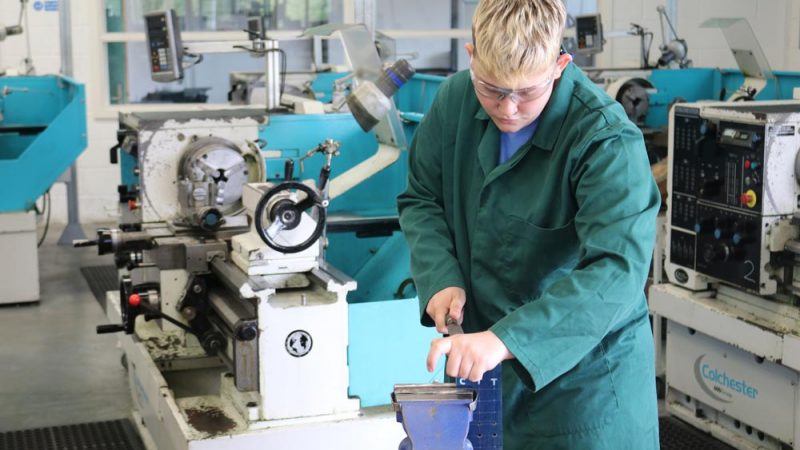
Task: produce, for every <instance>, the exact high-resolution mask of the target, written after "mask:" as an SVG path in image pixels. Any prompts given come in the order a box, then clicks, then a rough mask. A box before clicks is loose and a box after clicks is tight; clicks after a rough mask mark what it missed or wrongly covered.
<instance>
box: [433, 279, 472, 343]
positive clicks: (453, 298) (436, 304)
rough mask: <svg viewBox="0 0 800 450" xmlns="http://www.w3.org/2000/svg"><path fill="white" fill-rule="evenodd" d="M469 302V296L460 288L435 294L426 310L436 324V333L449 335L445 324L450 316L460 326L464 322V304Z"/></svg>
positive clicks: (447, 289)
mask: <svg viewBox="0 0 800 450" xmlns="http://www.w3.org/2000/svg"><path fill="white" fill-rule="evenodd" d="M466 302H467V294H466V292H464V289H461V288H459V287H448V288H444V289H442V290H441V291H439V292H437V293H435V294H433V297H431V299H430V300H429V301H428V306H427V307H426V308H425V313H427V314H428V315H429V316H430V317H431V319H433V322H434V323H435V324H436V331H438V332H439V333H442V334H447V325H446V324H445V322H446V320H447V316H450V317H452V318H453V320H455V321H456V322H457V323H458V324H459V325H461V322H463V321H464V304H465V303H466Z"/></svg>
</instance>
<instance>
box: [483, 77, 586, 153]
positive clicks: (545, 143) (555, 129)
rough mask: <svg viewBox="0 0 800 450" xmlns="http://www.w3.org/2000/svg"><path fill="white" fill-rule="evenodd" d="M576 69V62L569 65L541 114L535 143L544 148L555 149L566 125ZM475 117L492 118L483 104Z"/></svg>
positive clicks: (535, 134) (534, 137)
mask: <svg viewBox="0 0 800 450" xmlns="http://www.w3.org/2000/svg"><path fill="white" fill-rule="evenodd" d="M576 70H578V69H577V68H576V67H575V66H574V64H569V65H567V68H566V69H564V72H563V73H562V74H561V78H559V79H558V81H557V83H556V86H555V89H554V90H553V93H552V94H550V100H549V101H548V102H547V106H545V108H544V111H542V114H541V115H540V116H539V125H538V126H537V128H536V133H534V135H533V145H534V146H536V147H538V148H540V149H542V150H548V151H550V150H553V146H554V145H555V143H556V138H558V135H559V134H560V133H561V127H562V126H563V125H564V119H565V118H566V115H567V111H568V108H569V102H570V99H571V98H572V91H573V88H574V86H575V71H576ZM475 118H476V119H478V120H489V119H490V118H489V114H487V113H486V111H485V110H484V109H483V107H482V106H481V107H479V108H478V112H476V113H475Z"/></svg>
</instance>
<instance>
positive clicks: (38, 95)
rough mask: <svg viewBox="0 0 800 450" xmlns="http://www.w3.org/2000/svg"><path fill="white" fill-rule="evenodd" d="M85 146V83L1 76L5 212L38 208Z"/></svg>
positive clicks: (0, 172) (1, 207)
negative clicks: (49, 189)
mask: <svg viewBox="0 0 800 450" xmlns="http://www.w3.org/2000/svg"><path fill="white" fill-rule="evenodd" d="M85 148H86V100H85V95H84V87H83V85H82V84H79V83H76V82H75V81H73V80H71V79H69V78H65V77H60V76H42V77H2V78H0V180H3V185H4V186H5V187H6V189H5V192H4V194H3V195H2V196H0V212H11V211H26V210H29V209H31V208H33V206H34V202H35V201H36V199H37V198H38V197H40V196H41V195H42V194H43V193H44V192H45V191H46V190H47V189H48V188H50V186H51V185H52V184H53V183H54V182H55V181H56V180H57V179H58V177H59V176H61V174H63V173H64V171H66V170H67V168H69V166H70V165H71V164H72V162H73V161H75V159H76V158H77V157H78V155H80V154H81V152H83V150H84V149H85Z"/></svg>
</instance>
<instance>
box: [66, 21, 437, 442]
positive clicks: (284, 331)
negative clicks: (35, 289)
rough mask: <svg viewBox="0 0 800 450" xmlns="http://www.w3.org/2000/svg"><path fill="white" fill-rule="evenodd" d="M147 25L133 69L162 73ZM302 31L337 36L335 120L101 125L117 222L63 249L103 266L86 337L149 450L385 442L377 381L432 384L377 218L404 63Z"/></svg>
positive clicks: (274, 111)
mask: <svg viewBox="0 0 800 450" xmlns="http://www.w3.org/2000/svg"><path fill="white" fill-rule="evenodd" d="M148 20H153V21H155V23H156V24H160V25H158V26H154V27H149V26H148V30H150V28H152V32H150V31H148V32H149V33H151V34H152V35H153V36H151V37H150V38H149V39H150V42H151V45H150V47H151V49H152V51H153V52H154V53H153V59H154V62H155V59H156V54H158V55H159V61H158V65H157V66H158V67H155V66H154V68H153V69H154V70H153V74H154V75H158V76H178V75H179V73H180V71H179V70H176V69H177V67H178V66H177V65H176V64H174V63H175V60H173V63H169V61H170V60H171V58H172V56H173V54H174V52H175V51H176V50H175V49H176V48H177V47H176V46H177V45H178V43H179V42H180V39H179V37H177V36H174V34H175V33H174V29H173V31H170V26H169V24H170V23H173V20H174V19H172V18H170V15H169V14H166V15H165V14H156V15H154V16H153V18H150V17H148ZM148 23H149V22H148ZM309 32H310V33H321V34H325V35H333V37H339V38H341V39H342V41H343V44H344V47H345V49H346V53H347V56H348V60H349V62H350V64H351V66H352V68H353V73H354V76H353V81H352V82H353V86H352V87H351V89H350V91H351V93H350V95H349V97H348V98H347V99H346V102H347V104H348V106H349V109H350V111H351V112H330V113H323V112H322V111H319V112H318V113H313V114H309V113H308V112H309V111H308V110H304V109H303V108H297V109H295V110H294V111H293V110H291V109H288V110H286V109H282V108H277V107H274V108H273V107H271V106H269V105H266V107H264V106H262V107H260V108H259V107H255V106H253V105H248V106H242V107H221V108H218V109H212V108H208V109H204V110H202V111H196V112H168V113H152V112H151V113H128V114H121V115H120V118H119V124H120V128H119V131H118V134H117V141H118V142H117V145H115V146H114V147H113V148H112V149H111V154H110V156H111V159H112V161H113V162H117V163H118V164H119V165H120V169H121V180H122V184H121V185H120V186H119V195H120V210H121V216H120V224H119V227H118V228H117V229H101V230H98V232H97V238H96V239H94V240H92V241H82V242H76V245H78V246H90V245H95V246H97V248H98V250H99V252H100V253H101V254H113V255H114V259H115V263H116V264H117V267H118V268H119V274H120V283H119V290H118V292H109V293H108V302H107V315H108V317H109V320H110V323H108V324H101V325H100V326H98V329H97V331H98V333H111V332H114V333H119V334H118V336H119V340H120V344H121V347H122V350H123V352H124V355H125V363H126V367H127V369H128V376H129V381H130V387H131V395H132V397H133V403H134V417H135V420H136V423H137V426H138V427H139V430H140V432H141V435H142V437H143V440H144V441H145V443H146V445H147V446H148V447H149V448H153V449H159V450H161V449H165V450H166V449H204V448H215V449H224V448H231V449H233V448H236V449H246V448H297V449H304V448H309V449H310V448H319V447H320V445H322V443H321V442H320V439H321V438H324V439H325V443H324V445H325V446H326V447H327V448H333V449H358V448H363V449H382V448H386V449H389V448H391V449H396V448H397V446H398V444H399V443H400V442H401V441H402V440H403V439H404V437H405V433H404V431H403V427H402V426H401V425H400V424H398V423H397V421H396V414H395V412H394V411H393V409H392V407H391V398H390V394H391V392H392V387H393V386H394V384H396V383H398V382H404V383H409V382H410V383H430V382H431V381H434V380H432V379H431V375H430V374H428V373H427V372H426V371H425V367H424V364H423V361H424V358H425V354H426V353H427V349H428V347H429V342H430V340H431V339H432V338H433V337H434V333H435V331H434V330H429V329H425V328H423V327H422V326H421V325H419V316H418V315H419V308H418V305H417V301H416V299H415V298H414V292H413V283H411V282H410V264H409V258H410V256H409V255H408V249H407V248H406V247H405V245H404V243H403V240H402V236H400V235H399V233H397V231H398V230H399V226H398V222H397V217H396V214H397V213H396V209H395V208H396V206H395V197H396V195H397V194H398V193H399V192H400V190H401V189H403V187H404V186H405V170H406V168H405V165H404V164H398V162H403V161H405V155H404V154H403V152H402V149H403V148H404V147H405V143H406V139H407V136H406V130H405V129H404V127H403V125H402V124H401V122H400V115H399V114H398V112H397V110H396V108H395V105H394V103H393V102H392V101H391V100H390V97H391V96H392V95H393V94H394V93H395V92H396V91H397V90H398V89H399V88H400V87H401V86H403V84H404V82H405V81H407V80H408V79H409V78H410V77H411V75H413V70H412V69H410V67H409V66H408V65H407V64H406V63H405V62H404V61H401V62H398V63H396V64H394V65H393V66H391V67H388V68H385V69H384V68H382V67H381V65H380V63H379V60H378V57H377V53H376V51H375V49H374V47H373V46H372V45H371V41H370V40H369V37H368V36H369V35H368V33H367V31H366V29H365V28H363V27H344V28H337V27H326V28H325V29H317V30H310V31H309ZM260 39H261V38H260V37H258V39H254V40H252V41H251V43H250V44H249V47H248V48H247V50H245V51H251V50H252V49H253V47H257V46H258V45H259V44H258V41H259V40H260ZM170 43H172V44H170ZM156 47H158V48H156ZM161 47H163V48H164V49H166V51H165V52H161V51H160V49H161ZM203 47H204V48H211V47H213V45H212V43H204V44H203ZM170 48H172V49H173V50H172V51H171V50H169V49H170ZM273 48H274V47H273ZM187 49H188V50H187ZM183 50H184V54H186V53H187V51H188V52H192V53H197V54H200V51H199V50H198V48H197V47H194V48H193V47H192V46H191V45H185V46H183ZM237 51H238V50H237ZM163 54H165V55H166V57H165V58H166V59H165V61H166V64H161V62H162V61H161V59H160V55H163ZM271 54H272V52H266V53H265V55H271ZM170 64H171V66H172V69H169V67H170ZM268 66H269V64H267V67H268ZM183 69H186V67H183ZM273 77H278V78H280V74H277V75H275V74H272V75H271V74H270V71H269V70H267V71H266V76H265V83H266V84H267V85H271V84H272V82H273V81H275V80H274V78H273ZM431 92H432V91H431ZM301 110H302V111H301ZM325 110H332V109H331V108H327V107H326V108H325ZM300 112H304V114H301V113H300ZM418 112H423V110H419V111H418ZM434 378H437V377H434ZM439 378H440V377H439Z"/></svg>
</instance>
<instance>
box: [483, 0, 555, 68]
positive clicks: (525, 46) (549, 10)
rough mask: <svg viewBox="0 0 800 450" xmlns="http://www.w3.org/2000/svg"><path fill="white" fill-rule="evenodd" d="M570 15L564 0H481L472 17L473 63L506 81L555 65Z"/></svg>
mask: <svg viewBox="0 0 800 450" xmlns="http://www.w3.org/2000/svg"><path fill="white" fill-rule="evenodd" d="M566 18H567V11H566V8H565V7H564V3H563V1H562V0H481V1H480V3H478V7H477V9H476V10H475V14H474V15H473V17H472V42H473V45H474V47H475V48H474V51H473V67H474V68H475V70H476V71H478V72H479V73H481V74H484V75H486V76H490V77H492V78H494V79H495V80H497V81H498V82H499V83H503V84H508V83H511V84H513V83H515V82H517V81H518V80H519V79H520V78H522V77H525V76H528V75H530V74H531V73H536V72H540V71H544V70H546V69H547V68H548V67H552V66H553V64H555V62H556V60H557V59H558V55H559V50H560V48H561V36H562V34H563V33H564V23H565V22H566Z"/></svg>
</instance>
